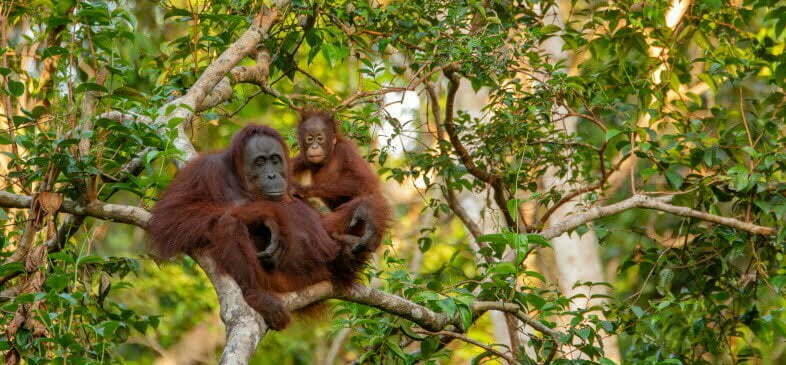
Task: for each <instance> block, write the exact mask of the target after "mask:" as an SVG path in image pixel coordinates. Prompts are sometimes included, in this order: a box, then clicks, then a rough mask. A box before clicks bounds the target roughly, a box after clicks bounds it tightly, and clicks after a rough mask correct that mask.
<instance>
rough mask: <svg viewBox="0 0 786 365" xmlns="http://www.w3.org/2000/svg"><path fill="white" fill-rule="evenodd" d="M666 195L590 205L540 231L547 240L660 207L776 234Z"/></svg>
mask: <svg viewBox="0 0 786 365" xmlns="http://www.w3.org/2000/svg"><path fill="white" fill-rule="evenodd" d="M668 199H669V198H668V197H667V198H651V197H648V196H646V195H634V196H632V197H630V198H628V199H625V200H623V201H621V202H618V203H614V204H611V205H607V206H603V207H593V208H590V209H589V210H587V211H586V212H584V213H581V214H574V215H572V216H570V217H568V218H567V219H565V220H564V221H561V222H559V223H556V224H554V225H552V226H549V227H548V228H546V229H544V230H542V231H541V232H540V234H541V235H542V236H543V237H546V238H547V239H551V238H554V237H558V236H560V235H562V234H563V233H565V232H568V231H571V230H573V229H575V228H576V227H578V226H580V225H582V224H585V223H588V222H591V221H594V220H596V219H599V218H603V217H607V216H610V215H614V214H617V213H620V212H623V211H626V210H629V209H633V208H647V209H654V210H660V211H663V212H667V213H672V214H676V215H680V216H683V217H692V218H696V219H699V220H703V221H707V222H711V223H717V224H721V225H725V226H729V227H732V228H736V229H739V230H742V231H746V232H750V233H753V234H758V235H764V236H772V235H775V234H776V232H777V231H776V230H775V229H774V228H772V227H765V226H759V225H755V224H753V223H748V222H743V221H741V220H738V219H734V218H728V217H721V216H718V215H714V214H709V213H705V212H702V211H698V210H694V209H690V208H687V207H681V206H677V205H672V204H669V203H667V201H668Z"/></svg>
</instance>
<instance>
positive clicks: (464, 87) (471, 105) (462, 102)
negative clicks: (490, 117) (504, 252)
mask: <svg viewBox="0 0 786 365" xmlns="http://www.w3.org/2000/svg"><path fill="white" fill-rule="evenodd" d="M488 96H489V93H488V89H486V88H482V89H480V90H478V91H477V92H475V90H474V89H472V85H471V84H470V83H469V81H467V80H466V79H462V80H461V83H460V84H459V89H458V91H457V92H456V101H455V110H461V111H464V112H466V113H467V114H469V115H470V116H472V117H473V118H479V119H483V107H485V106H486V104H487V103H488ZM490 189H491V188H486V189H483V190H481V191H480V192H465V193H463V194H460V195H459V196H458V203H459V204H460V205H461V207H462V208H463V209H464V211H466V212H467V214H468V215H469V218H470V219H471V220H472V221H474V222H476V223H477V225H478V227H479V228H480V233H481V234H489V233H495V232H500V231H501V230H502V227H503V226H504V225H505V222H504V220H503V218H502V216H501V213H500V212H499V211H498V210H499V209H505V207H498V206H496V204H495V203H494V202H493V199H492V198H491V197H492V193H491V190H490ZM495 209H496V210H497V211H495ZM476 259H477V260H484V258H483V257H482V256H481V255H479V254H477V255H476ZM489 315H490V320H491V324H492V328H493V333H494V340H495V341H496V342H497V343H500V344H504V345H505V346H508V347H509V348H510V349H511V350H514V351H516V350H517V349H516V347H524V349H525V351H526V352H527V355H528V356H530V357H534V356H535V353H534V351H533V349H532V348H531V347H529V346H526V344H527V337H528V335H529V334H528V333H527V331H529V327H527V326H524V325H523V324H522V323H521V322H520V321H518V320H517V319H516V318H515V317H513V316H512V315H510V314H506V313H502V312H498V311H492V312H491V313H490V314H489Z"/></svg>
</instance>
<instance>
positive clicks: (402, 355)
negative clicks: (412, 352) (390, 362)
mask: <svg viewBox="0 0 786 365" xmlns="http://www.w3.org/2000/svg"><path fill="white" fill-rule="evenodd" d="M385 345H386V346H387V348H389V349H390V350H391V351H393V353H394V354H396V356H398V357H400V358H401V359H402V360H404V361H406V360H407V359H409V356H408V355H407V354H406V353H405V352H404V350H402V349H401V346H399V345H398V344H397V343H395V342H393V340H392V339H388V340H387V341H385Z"/></svg>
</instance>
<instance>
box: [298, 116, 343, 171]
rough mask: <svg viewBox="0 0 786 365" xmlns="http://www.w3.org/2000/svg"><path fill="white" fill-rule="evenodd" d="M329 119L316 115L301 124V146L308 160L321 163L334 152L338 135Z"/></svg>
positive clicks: (316, 163)
mask: <svg viewBox="0 0 786 365" xmlns="http://www.w3.org/2000/svg"><path fill="white" fill-rule="evenodd" d="M327 123H328V121H325V120H322V118H320V117H317V116H314V117H312V118H309V119H308V120H306V121H304V122H303V124H302V125H301V126H300V148H301V149H302V150H303V154H304V155H305V156H306V159H307V160H308V162H310V163H312V164H315V165H321V164H323V163H324V162H325V161H326V160H327V159H328V157H329V156H330V154H331V153H332V152H333V145H334V144H335V143H336V137H335V136H334V135H333V130H332V128H331V127H330V126H329V125H328V124H327Z"/></svg>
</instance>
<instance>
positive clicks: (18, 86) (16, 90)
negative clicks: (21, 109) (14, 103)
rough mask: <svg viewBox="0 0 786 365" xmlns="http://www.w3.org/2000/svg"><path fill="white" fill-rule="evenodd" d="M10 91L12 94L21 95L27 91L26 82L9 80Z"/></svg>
mask: <svg viewBox="0 0 786 365" xmlns="http://www.w3.org/2000/svg"><path fill="white" fill-rule="evenodd" d="M8 92H9V93H10V94H11V95H12V96H15V97H20V96H22V94H24V93H25V84H23V83H21V82H19V81H16V80H8Z"/></svg>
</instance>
